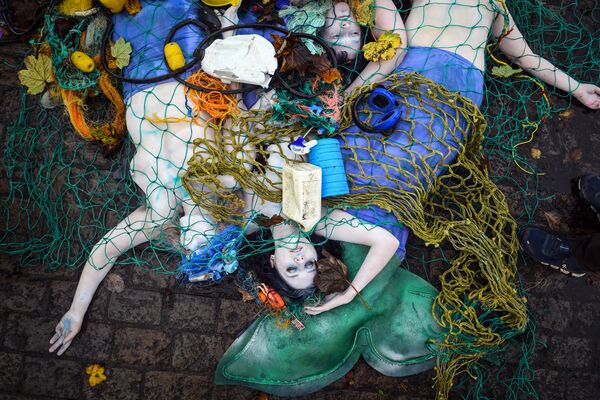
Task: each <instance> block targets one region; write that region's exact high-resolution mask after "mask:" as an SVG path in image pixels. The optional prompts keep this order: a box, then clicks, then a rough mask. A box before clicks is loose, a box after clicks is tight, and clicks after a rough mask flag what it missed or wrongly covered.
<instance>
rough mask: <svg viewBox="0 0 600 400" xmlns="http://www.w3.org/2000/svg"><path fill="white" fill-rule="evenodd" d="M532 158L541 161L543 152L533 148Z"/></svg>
mask: <svg viewBox="0 0 600 400" xmlns="http://www.w3.org/2000/svg"><path fill="white" fill-rule="evenodd" d="M531 157H533V158H534V159H536V160H539V159H540V158H541V157H542V151H541V150H540V149H538V148H536V147H532V148H531Z"/></svg>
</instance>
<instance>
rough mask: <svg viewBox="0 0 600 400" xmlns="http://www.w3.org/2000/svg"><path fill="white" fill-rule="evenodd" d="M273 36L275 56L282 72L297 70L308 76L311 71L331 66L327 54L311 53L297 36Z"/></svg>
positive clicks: (322, 69) (318, 70)
mask: <svg viewBox="0 0 600 400" xmlns="http://www.w3.org/2000/svg"><path fill="white" fill-rule="evenodd" d="M271 38H272V39H273V46H274V47H275V51H276V53H275V56H276V57H277V61H278V62H279V70H280V71H281V72H282V73H285V72H297V73H298V74H300V75H301V76H306V75H308V74H309V73H319V72H321V71H325V70H327V69H329V68H331V63H330V62H329V60H328V59H327V56H326V55H320V56H319V55H313V54H310V51H308V49H307V48H306V46H305V45H304V44H303V43H302V41H300V40H298V37H297V36H294V35H288V36H285V37H282V36H278V35H272V36H271Z"/></svg>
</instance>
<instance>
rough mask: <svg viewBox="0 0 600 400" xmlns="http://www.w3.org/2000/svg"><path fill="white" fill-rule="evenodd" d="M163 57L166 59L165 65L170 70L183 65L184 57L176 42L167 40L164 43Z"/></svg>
mask: <svg viewBox="0 0 600 400" xmlns="http://www.w3.org/2000/svg"><path fill="white" fill-rule="evenodd" d="M164 52H165V58H166V59H167V65H168V66H169V68H170V69H171V70H172V71H175V70H176V69H179V68H181V67H183V66H184V65H185V57H183V52H182V51H181V47H179V45H178V44H177V42H169V43H167V44H165V49H164Z"/></svg>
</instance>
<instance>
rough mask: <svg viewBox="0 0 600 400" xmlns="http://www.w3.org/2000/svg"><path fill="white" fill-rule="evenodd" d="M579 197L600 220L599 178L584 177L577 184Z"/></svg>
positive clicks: (596, 176)
mask: <svg viewBox="0 0 600 400" xmlns="http://www.w3.org/2000/svg"><path fill="white" fill-rule="evenodd" d="M577 187H578V188H579V195H580V196H581V198H582V199H583V200H584V201H585V202H586V203H587V204H588V205H589V206H590V207H591V208H592V210H594V212H595V213H596V215H597V216H598V220H600V176H598V175H595V176H594V175H584V176H582V177H581V178H579V181H578V182H577Z"/></svg>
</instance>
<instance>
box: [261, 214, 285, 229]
mask: <svg viewBox="0 0 600 400" xmlns="http://www.w3.org/2000/svg"><path fill="white" fill-rule="evenodd" d="M283 221H284V219H283V217H282V216H281V215H273V216H272V217H271V218H267V217H266V216H264V215H259V216H258V217H256V218H255V219H254V223H255V224H256V225H258V226H262V227H264V228H270V227H271V226H273V225H278V224H280V223H282V222H283Z"/></svg>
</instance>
